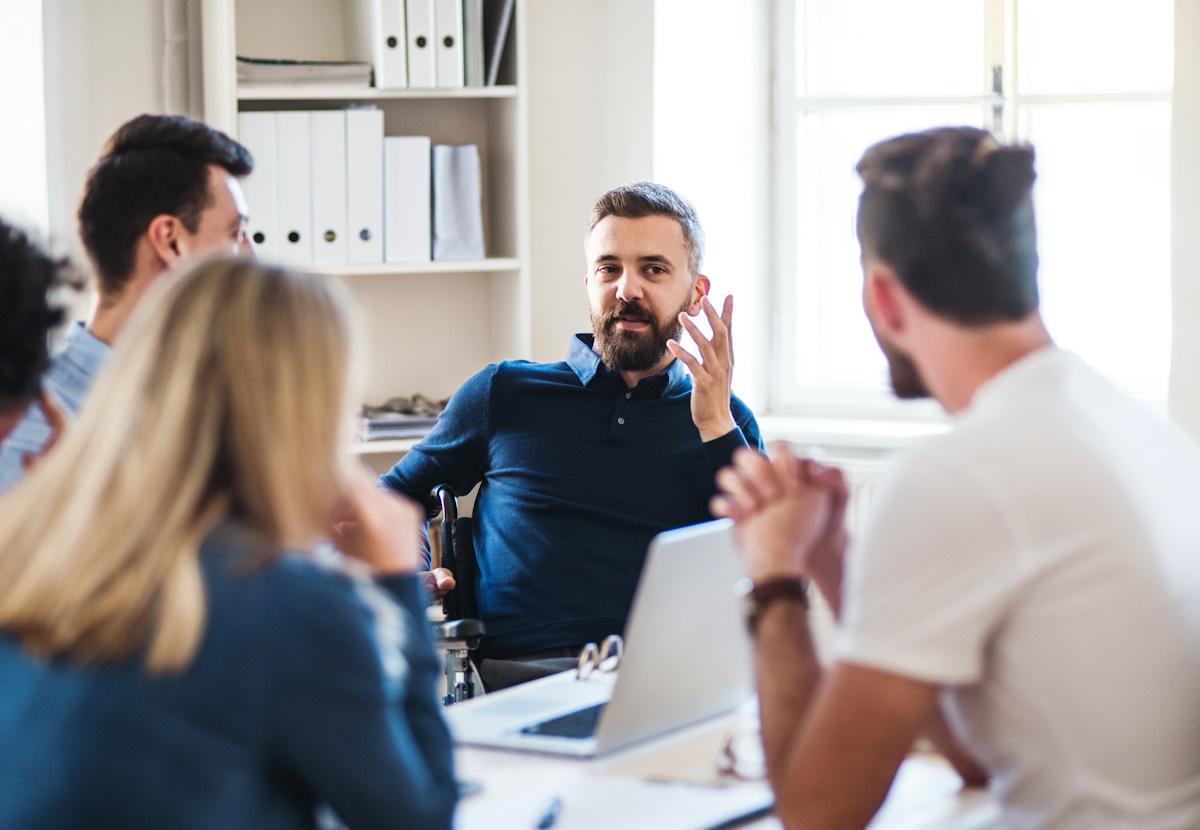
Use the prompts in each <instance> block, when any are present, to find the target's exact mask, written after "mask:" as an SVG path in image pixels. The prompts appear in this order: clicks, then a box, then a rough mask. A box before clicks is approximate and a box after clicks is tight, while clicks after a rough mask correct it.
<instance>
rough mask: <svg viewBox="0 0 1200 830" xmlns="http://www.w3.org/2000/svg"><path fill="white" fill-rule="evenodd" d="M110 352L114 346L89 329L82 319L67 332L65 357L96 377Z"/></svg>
mask: <svg viewBox="0 0 1200 830" xmlns="http://www.w3.org/2000/svg"><path fill="white" fill-rule="evenodd" d="M110 354H112V346H110V345H108V344H107V343H105V342H104V341H103V340H101V339H100V338H98V337H96V335H94V334H92V333H91V332H90V331H88V328H87V326H85V325H84V324H83V322H82V321H78V320H77V321H76V322H74V323H72V324H71V328H70V331H68V332H67V344H66V346H64V347H63V350H62V357H63V359H65V360H69V361H70V362H72V363H74V364H75V365H76V366H78V367H79V368H80V369H82V370H83V371H84V372H86V373H87V374H88V375H89V376H91V377H94V376H95V375H96V374H97V373H98V372H99V371H100V367H101V366H103V365H104V362H105V361H106V360H108V356H109V355H110Z"/></svg>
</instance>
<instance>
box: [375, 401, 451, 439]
mask: <svg viewBox="0 0 1200 830" xmlns="http://www.w3.org/2000/svg"><path fill="white" fill-rule="evenodd" d="M447 403H449V401H434V400H430V399H429V398H427V397H425V396H424V395H413V396H412V397H411V398H403V397H401V398H390V399H388V400H387V401H385V402H384V403H383V404H382V405H381V406H369V405H368V406H364V407H363V408H362V420H361V421H360V423H359V428H358V438H359V440H360V441H383V440H387V439H389V438H420V437H422V436H424V435H427V434H428V433H429V431H430V430H431V429H433V426H434V424H436V423H437V419H438V415H439V414H440V413H441V411H442V410H443V409H445V408H446V404H447Z"/></svg>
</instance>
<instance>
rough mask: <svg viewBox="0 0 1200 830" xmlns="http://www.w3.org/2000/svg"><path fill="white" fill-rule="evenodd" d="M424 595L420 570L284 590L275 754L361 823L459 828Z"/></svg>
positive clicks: (362, 827) (276, 666) (326, 579)
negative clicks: (374, 579)
mask: <svg viewBox="0 0 1200 830" xmlns="http://www.w3.org/2000/svg"><path fill="white" fill-rule="evenodd" d="M381 588H382V590H380V589H381ZM385 594H387V595H390V599H389V598H388V597H387V596H385ZM420 594H421V591H420V588H419V586H418V584H417V581H416V578H415V577H414V576H412V575H408V576H402V577H392V578H389V579H386V580H381V581H379V582H377V583H366V584H364V585H355V584H354V583H351V582H350V581H349V580H348V579H346V578H344V577H341V576H333V575H328V574H314V575H313V576H312V578H310V579H307V580H304V581H303V582H302V584H301V585H299V586H295V587H294V589H293V590H289V591H288V592H287V595H286V596H283V597H281V606H282V607H281V609H280V614H279V615H278V616H277V620H278V623H279V625H278V629H279V633H278V635H277V637H276V643H275V647H274V648H273V649H272V651H273V652H274V653H275V654H276V655H277V656H275V657H273V658H271V661H272V663H271V664H272V668H273V672H272V683H271V689H272V697H273V699H272V702H271V703H272V705H271V712H272V722H271V725H270V729H269V733H268V735H269V738H268V740H269V743H270V748H271V750H272V753H271V754H272V756H273V757H275V758H276V759H277V760H278V762H279V763H280V764H281V765H282V766H283V767H284V768H285V769H286V770H288V771H289V772H290V773H291V774H293V775H294V776H296V777H297V778H298V779H299V780H300V781H302V782H303V783H304V784H305V785H306V786H307V787H308V788H309V789H311V791H312V793H313V795H314V797H315V798H316V799H317V800H318V801H319V802H324V803H327V804H328V805H329V807H330V808H332V810H333V811H334V812H335V813H336V814H337V815H338V816H339V817H340V818H341V819H342V821H344V822H345V823H346V824H347V825H348V826H349V827H352V828H355V830H372V828H394V827H406V828H418V829H419V830H427V829H428V830H441V829H442V828H448V827H449V826H450V821H451V816H452V813H453V810H454V803H455V800H456V789H455V781H454V773H453V762H452V754H451V740H450V735H449V731H448V730H447V728H446V725H445V723H444V721H443V720H442V718H441V714H440V712H439V711H438V705H437V702H436V697H435V690H434V685H435V683H436V678H437V675H438V664H437V661H436V659H435V658H434V655H433V650H432V647H431V645H430V641H429V633H428V631H427V626H426V624H425V622H424V613H423V610H422V609H423V602H422V600H423V598H422V597H421V595H420Z"/></svg>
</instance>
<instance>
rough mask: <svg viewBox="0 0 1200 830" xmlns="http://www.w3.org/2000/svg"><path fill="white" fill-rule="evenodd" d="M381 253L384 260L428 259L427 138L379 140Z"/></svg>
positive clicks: (428, 155) (398, 137)
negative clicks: (380, 162)
mask: <svg viewBox="0 0 1200 830" xmlns="http://www.w3.org/2000/svg"><path fill="white" fill-rule="evenodd" d="M383 149H384V152H383V179H384V191H383V194H384V195H383V222H384V243H383V251H384V256H385V257H386V258H387V261H388V262H428V261H429V260H430V259H431V255H430V239H431V235H430V230H431V228H430V224H431V223H430V178H429V177H430V140H429V137H428V136H390V137H388V138H385V139H384V140H383Z"/></svg>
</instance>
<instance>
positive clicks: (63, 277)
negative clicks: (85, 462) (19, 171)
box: [0, 218, 75, 441]
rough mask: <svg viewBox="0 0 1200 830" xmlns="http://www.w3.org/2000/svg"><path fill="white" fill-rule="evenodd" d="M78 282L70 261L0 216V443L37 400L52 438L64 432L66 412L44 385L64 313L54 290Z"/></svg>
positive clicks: (72, 285) (71, 285)
mask: <svg viewBox="0 0 1200 830" xmlns="http://www.w3.org/2000/svg"><path fill="white" fill-rule="evenodd" d="M74 286H75V281H74V278H73V277H72V276H71V275H70V274H69V271H68V263H67V261H66V260H64V259H54V258H53V257H51V256H50V255H49V254H47V253H46V252H45V251H43V250H42V249H41V248H40V247H38V245H37V244H35V243H34V242H33V241H32V240H31V239H30V238H29V236H28V235H27V234H25V233H24V232H22V231H21V230H19V229H17V228H16V227H14V226H12V225H10V224H9V223H8V222H5V221H4V219H2V218H0V441H3V440H4V438H5V437H6V436H7V435H8V434H9V433H10V432H12V430H13V429H14V428H15V427H16V425H17V424H18V423H20V421H21V419H22V418H24V417H25V411H26V410H27V409H28V408H29V407H30V405H31V404H33V403H34V402H35V401H36V402H37V403H38V405H39V406H41V408H42V410H43V411H44V412H45V413H46V416H47V418H48V420H49V426H50V429H51V441H53V439H54V438H56V437H57V435H58V433H59V432H60V431H61V428H62V424H63V422H64V419H65V416H64V415H63V414H62V410H61V409H60V407H59V406H58V404H57V403H56V402H55V401H54V400H53V398H52V397H51V396H50V395H49V394H48V393H47V392H46V391H45V389H43V388H42V374H43V373H44V372H45V371H46V369H47V368H49V366H50V341H49V339H48V337H49V334H50V332H51V330H52V329H53V328H54V327H55V326H57V325H58V324H59V323H61V322H62V321H63V319H64V317H65V316H66V310H65V309H64V308H63V307H62V306H60V305H57V304H56V303H55V299H54V294H55V292H56V291H58V290H59V289H62V288H66V287H74Z"/></svg>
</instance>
